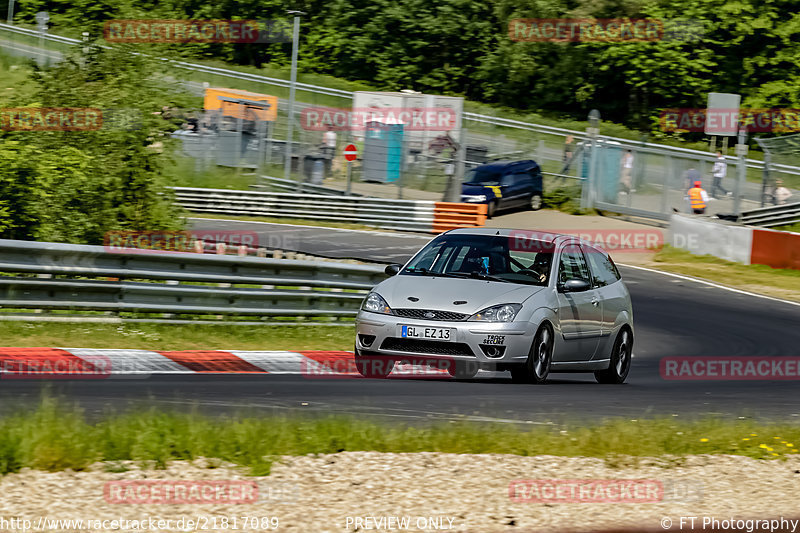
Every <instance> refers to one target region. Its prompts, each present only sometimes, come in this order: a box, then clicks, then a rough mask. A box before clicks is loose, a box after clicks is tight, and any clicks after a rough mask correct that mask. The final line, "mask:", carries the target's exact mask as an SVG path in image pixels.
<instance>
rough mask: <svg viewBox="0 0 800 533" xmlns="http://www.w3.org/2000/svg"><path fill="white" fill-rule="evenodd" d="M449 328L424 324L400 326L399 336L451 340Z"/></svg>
mask: <svg viewBox="0 0 800 533" xmlns="http://www.w3.org/2000/svg"><path fill="white" fill-rule="evenodd" d="M452 331H453V330H451V329H450V328H426V327H424V326H400V336H401V337H403V338H405V339H431V340H437V341H449V340H452Z"/></svg>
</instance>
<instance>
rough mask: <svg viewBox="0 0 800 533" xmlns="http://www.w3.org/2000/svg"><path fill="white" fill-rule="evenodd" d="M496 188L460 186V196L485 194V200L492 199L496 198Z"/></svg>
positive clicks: (465, 184)
mask: <svg viewBox="0 0 800 533" xmlns="http://www.w3.org/2000/svg"><path fill="white" fill-rule="evenodd" d="M498 190H499V188H498V187H488V186H486V185H469V184H467V183H462V184H461V194H467V195H473V194H485V195H486V197H487V198H494V197H496V196H497V191H498Z"/></svg>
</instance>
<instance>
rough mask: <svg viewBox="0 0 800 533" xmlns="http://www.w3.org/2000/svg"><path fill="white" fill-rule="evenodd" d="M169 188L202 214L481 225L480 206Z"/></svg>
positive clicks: (386, 225)
mask: <svg viewBox="0 0 800 533" xmlns="http://www.w3.org/2000/svg"><path fill="white" fill-rule="evenodd" d="M172 189H173V190H174V191H175V199H176V201H177V203H178V204H179V205H180V206H181V207H183V208H185V209H187V210H189V211H196V212H203V213H219V214H227V215H239V216H241V215H248V216H269V217H281V218H301V219H308V220H325V221H336V222H345V223H353V224H363V225H365V226H371V227H375V228H382V229H393V230H401V231H419V232H426V233H441V232H443V231H447V230H450V229H454V228H460V227H471V226H483V225H484V223H485V222H486V206H485V205H476V204H467V203H446V202H433V201H430V200H390V199H385V198H369V197H363V196H333V195H323V194H296V193H276V192H265V191H237V190H230V189H200V188H192V187H173V188H172Z"/></svg>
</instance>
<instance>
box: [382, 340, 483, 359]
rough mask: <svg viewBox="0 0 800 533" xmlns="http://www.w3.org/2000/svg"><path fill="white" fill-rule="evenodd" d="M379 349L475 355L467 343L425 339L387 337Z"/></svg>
mask: <svg viewBox="0 0 800 533" xmlns="http://www.w3.org/2000/svg"><path fill="white" fill-rule="evenodd" d="M381 350H389V351H392V352H412V353H428V354H432V355H466V356H469V357H475V354H474V353H472V349H471V348H470V347H469V345H467V344H464V343H463V342H442V341H427V340H420V339H399V338H397V337H389V338H387V339H385V340H384V341H383V343H382V344H381Z"/></svg>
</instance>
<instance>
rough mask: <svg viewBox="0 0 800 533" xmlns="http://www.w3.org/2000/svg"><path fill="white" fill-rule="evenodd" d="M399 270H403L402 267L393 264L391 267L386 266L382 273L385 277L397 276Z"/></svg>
mask: <svg viewBox="0 0 800 533" xmlns="http://www.w3.org/2000/svg"><path fill="white" fill-rule="evenodd" d="M401 268H403V265H394V264H393V265H387V266H386V268H385V269H384V270H383V271H384V272H386V275H387V276H395V275H397V273H398V272H400V269H401Z"/></svg>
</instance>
